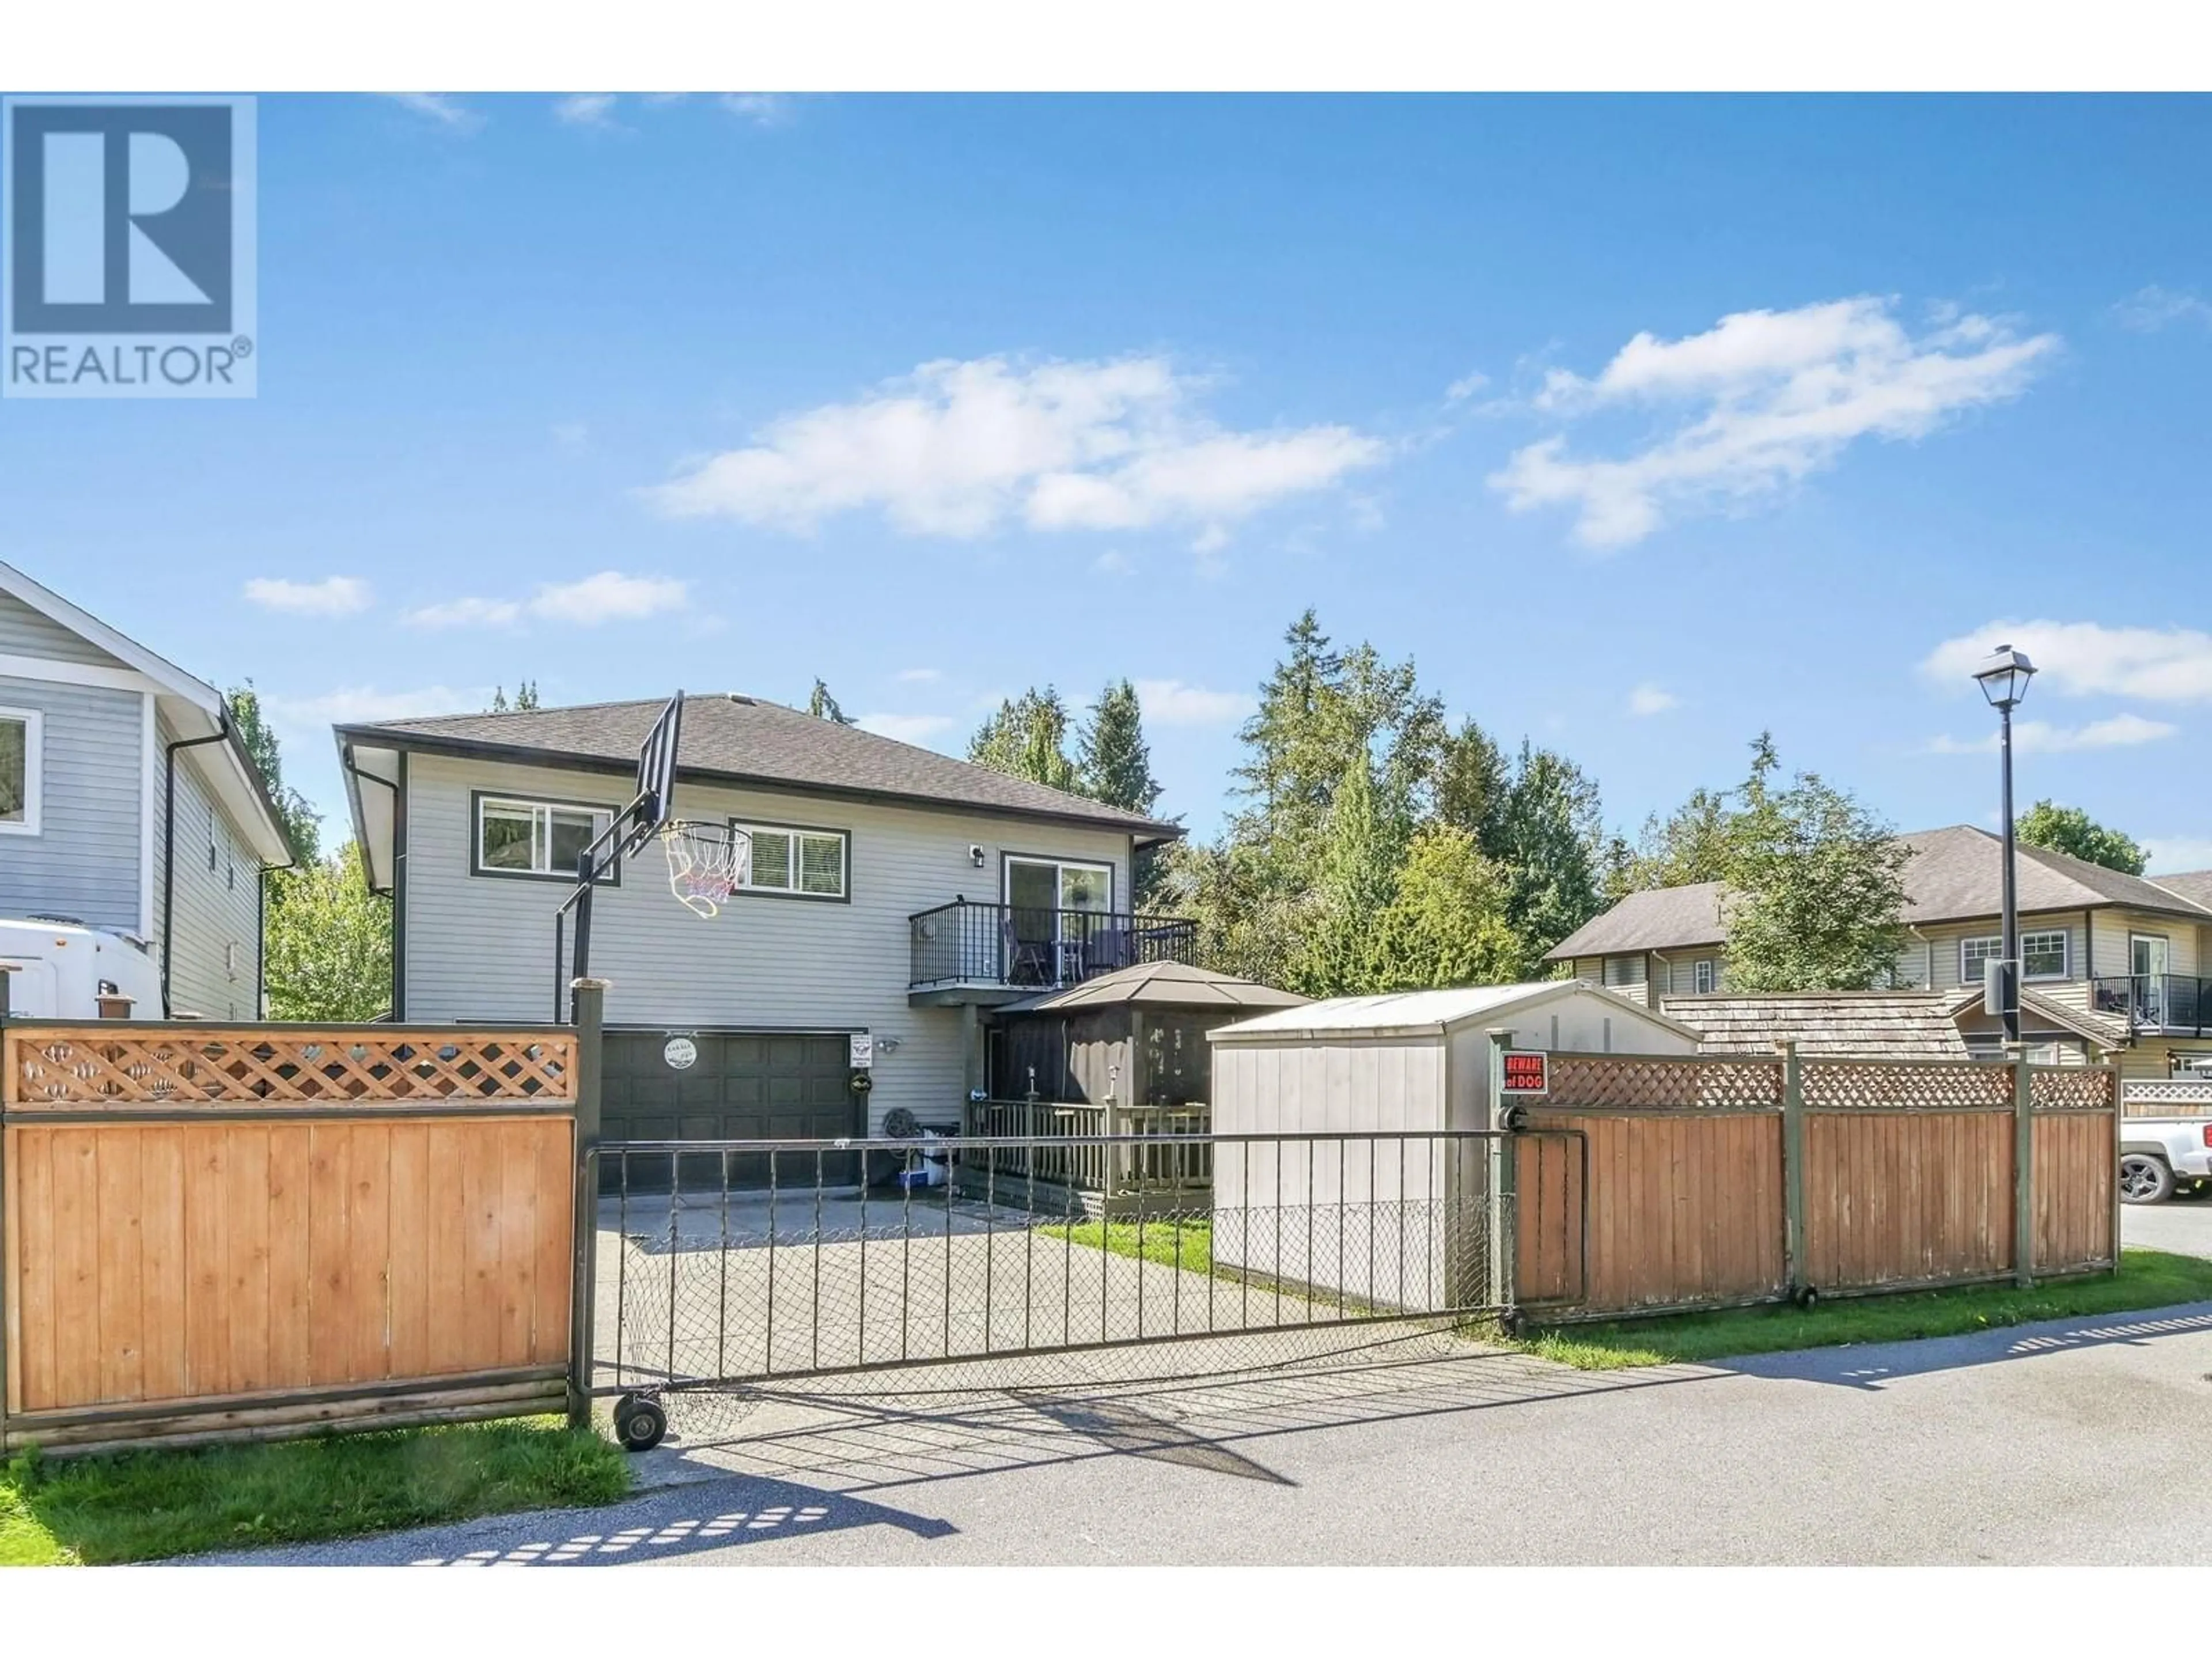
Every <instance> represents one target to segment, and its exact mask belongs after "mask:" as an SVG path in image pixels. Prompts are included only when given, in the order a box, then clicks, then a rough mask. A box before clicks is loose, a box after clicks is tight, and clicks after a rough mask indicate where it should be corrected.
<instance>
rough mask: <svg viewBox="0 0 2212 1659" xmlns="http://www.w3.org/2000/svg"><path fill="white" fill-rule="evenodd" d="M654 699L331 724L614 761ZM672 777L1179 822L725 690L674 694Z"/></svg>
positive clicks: (1118, 824) (363, 733)
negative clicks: (677, 734)
mask: <svg viewBox="0 0 2212 1659" xmlns="http://www.w3.org/2000/svg"><path fill="white" fill-rule="evenodd" d="M665 704H666V699H665V698H653V699H647V700H645V701H641V702H604V703H591V704H586V705H583V706H581V707H578V708H535V709H528V710H520V711H513V712H510V713H507V714H441V715H434V716H428V717H425V718H421V719H414V720H385V721H380V722H378V723H376V724H374V725H363V726H340V727H338V728H337V730H338V734H339V736H340V738H341V739H343V740H347V741H350V742H354V743H365V744H375V743H376V742H378V741H380V740H381V741H383V742H384V743H386V744H390V745H392V746H396V747H400V748H429V749H443V750H450V751H454V752H461V753H477V754H483V755H487V756H495V757H503V758H509V759H519V760H522V761H526V762H539V763H548V762H558V761H563V760H567V761H572V762H581V763H586V764H589V765H592V766H595V767H599V768H603V769H617V768H618V769H622V770H624V771H627V770H629V769H630V768H632V767H634V766H635V763H636V761H637V750H638V745H639V744H641V743H642V742H643V741H644V740H645V735H646V732H647V730H648V729H649V728H650V727H651V726H652V725H653V719H654V717H655V716H657V715H658V714H659V713H660V711H661V709H662V708H664V707H665ZM677 765H678V776H679V777H684V778H689V779H692V780H695V781H716V782H726V783H738V784H758V785H765V786H768V787H775V788H785V789H812V790H821V791H823V792H826V793H834V794H845V795H859V796H875V797H884V798H889V799H902V800H912V801H921V802H927V803H931V804H933V805H951V806H961V807H969V808H973V809H976V810H979V811H987V812H1006V813H1018V814H1021V815H1024V816H1026V817H1046V818H1055V819H1059V820H1061V821H1063V822H1069V823H1085V824H1097V825H1101V826H1103V827H1106V828H1109V829H1127V830H1131V831H1133V832H1135V833H1137V834H1139V835H1148V836H1155V837H1160V838H1165V837H1170V836H1179V835H1181V834H1182V828H1181V826H1180V825H1177V824H1173V823H1164V822H1162V821H1160V820H1158V819H1156V818H1148V817H1145V816H1144V815H1143V814H1141V813H1138V812H1126V811H1122V810H1121V809H1120V808H1119V807H1114V806H1106V805H1101V804H1100V803H1098V802H1097V801H1095V800H1086V799H1084V798H1083V797H1082V796H1080V795H1071V794H1068V793H1064V792H1063V791H1061V790H1058V789H1048V788H1047V787H1045V786H1044V785H1042V784H1040V783H1031V782H1030V781H1028V780H1027V779H1026V778H1014V777H1009V776H1007V775H1006V774H1005V773H1003V772H994V771H992V770H990V769H988V768H987V767H981V766H975V765H971V764H970V763H968V762H966V761H957V760H954V759H953V758H951V757H950V756H948V755H940V754H939V753H937V752H936V751H935V750H930V749H921V748H917V747H916V746H915V744H910V743H901V742H899V741H897V740H896V738H885V737H878V735H877V734H876V733H874V732H863V731H861V730H860V728H859V727H858V726H840V725H838V724H837V723H836V721H834V720H819V719H817V718H816V717H815V716H813V715H811V714H802V713H800V712H799V710H798V709H795V708H785V707H783V706H782V705H781V704H780V703H773V702H761V701H759V700H757V699H756V698H752V697H745V696H738V695H737V694H736V693H734V692H732V693H730V694H727V695H722V694H708V695H700V694H696V693H695V694H693V695H691V696H687V697H685V698H684V725H683V730H682V735H681V738H680V741H679V743H678V751H677Z"/></svg>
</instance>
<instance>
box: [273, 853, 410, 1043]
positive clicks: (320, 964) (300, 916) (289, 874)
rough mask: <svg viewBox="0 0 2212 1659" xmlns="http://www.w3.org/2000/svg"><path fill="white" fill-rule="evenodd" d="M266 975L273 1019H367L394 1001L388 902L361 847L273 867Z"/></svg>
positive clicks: (390, 920) (377, 1014) (389, 1006)
mask: <svg viewBox="0 0 2212 1659" xmlns="http://www.w3.org/2000/svg"><path fill="white" fill-rule="evenodd" d="M270 884H271V885H270V906H269V910H268V917H267V938H266V941H265V944H264V951H265V957H264V963H263V975H264V982H265V985H266V987H267V993H268V1000H269V1015H270V1018H273V1019H306V1020H367V1019H374V1018H378V1017H379V1016H380V1015H381V1014H384V1013H385V1012H388V1011H389V1010H390V1008H391V1006H392V906H391V902H390V901H388V900H386V899H385V898H382V897H380V896H378V895H376V894H374V893H372V892H370V891H369V890H368V881H367V879H366V878H365V877H364V876H363V874H362V862H361V848H360V846H359V844H358V843H356V842H350V841H349V842H347V843H346V844H345V845H344V846H343V848H339V849H338V851H337V853H335V854H332V855H331V857H329V858H326V859H320V860H316V861H315V862H313V863H312V864H308V865H306V866H302V867H301V868H300V869H297V870H279V871H273V872H270Z"/></svg>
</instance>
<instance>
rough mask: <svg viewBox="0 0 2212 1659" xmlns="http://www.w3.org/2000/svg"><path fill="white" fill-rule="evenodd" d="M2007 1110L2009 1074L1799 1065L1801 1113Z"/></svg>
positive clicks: (2004, 1070) (1951, 1067)
mask: <svg viewBox="0 0 2212 1659" xmlns="http://www.w3.org/2000/svg"><path fill="white" fill-rule="evenodd" d="M2011 1105H2012V1068H2011V1067H2010V1066H1978V1065H1972V1064H1968V1063H1966V1062H1954V1063H1952V1064H1948V1065H1944V1064H1932V1065H1913V1064H1911V1063H1892V1062H1889V1061H1886V1060H1807V1061H1806V1062H1805V1107H1806V1109H1807V1110H1808V1111H1820V1112H1897V1111H1926V1112H1940V1111H1960V1112H1963V1111H1980V1110H1984V1109H1994V1108H2000V1107H2002V1108H2009V1107H2010V1106H2011Z"/></svg>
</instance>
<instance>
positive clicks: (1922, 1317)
mask: <svg viewBox="0 0 2212 1659" xmlns="http://www.w3.org/2000/svg"><path fill="white" fill-rule="evenodd" d="M2208 1300H2212V1261H2206V1260H2203V1259H2202V1258H2200V1257H2197V1256H2192V1255H2170V1254H2168V1253H2167V1252H2166V1251H2163V1250H2125V1251H2123V1252H2122V1253H2121V1256H2120V1267H2119V1271H2118V1273H2106V1274H2100V1275H2099V1276H2097V1277H2095V1278H2090V1279H2052V1280H2051V1281H2049V1282H2047V1283H2045V1284H2041V1285H2036V1286H2035V1287H2034V1288H2033V1290H2026V1291H2023V1290H2020V1289H2018V1288H2016V1287H2015V1286H2014V1285H1960V1286H1959V1287H1957V1288H1955V1289H1952V1290H1942V1291H1904V1292H1900V1293H1899V1294H1896V1295H1893V1296H1868V1297H1849V1298H1839V1299H1836V1300H1832V1301H1825V1302H1821V1303H1820V1304H1816V1305H1815V1306H1814V1307H1812V1308H1810V1309H1801V1308H1796V1307H1792V1306H1790V1305H1789V1304H1775V1305H1769V1306H1763V1307H1756V1308H1728V1309H1722V1310H1716V1311H1714V1312H1711V1313H1689V1314H1668V1315H1665V1316H1660V1317H1656V1318H1651V1319H1624V1320H1620V1321H1615V1322H1607V1323H1603V1324H1595V1323H1594V1324H1589V1325H1553V1326H1543V1327H1536V1328H1531V1329H1530V1330H1528V1331H1527V1332H1526V1333H1524V1334H1522V1336H1520V1337H1518V1338H1509V1337H1506V1336H1504V1335H1502V1334H1499V1333H1498V1331H1497V1330H1496V1329H1494V1328H1490V1329H1485V1330H1480V1331H1479V1332H1477V1333H1476V1334H1480V1336H1481V1337H1482V1339H1483V1340H1485V1341H1487V1342H1494V1343H1496V1344H1498V1346H1502V1347H1510V1348H1517V1349H1519V1350H1521V1351H1522V1352H1525V1353H1532V1354H1535V1355H1538V1356H1539V1357H1541V1358H1545V1359H1551V1360H1556V1361H1558V1362H1559V1364H1563V1365H1571V1366H1573V1367H1574V1368H1575V1369H1576V1370H1585V1371H1604V1370H1620V1369H1622V1368H1624V1367H1626V1366H1631V1365H1670V1364H1684V1363H1686V1362H1694V1361H1698V1360H1705V1359H1727V1358H1737V1357H1739V1356H1744V1355H1750V1354H1760V1353H1778V1352H1786V1351H1788V1350H1790V1349H1795V1348H1829V1347H1842V1346H1853V1345H1859V1344H1864V1343H1869V1342H1906V1341H1911V1340H1915V1339H1917V1338H1921V1337H1930V1336H1963V1335H1966V1334H1970V1333H1972V1332H1974V1331H1984V1330H1994V1329H1998V1328H2002V1327H2004V1326H2008V1325H2026V1324H2031V1323H2033V1322H2035V1321H2037V1320H2040V1319H2072V1318H2077V1317H2080V1316H2084V1315H2093V1314H2107V1313H2123V1312H2126V1311H2129V1310H2133V1309H2137V1308H2163V1307H2171V1306H2172V1305H2174V1304H2177V1303H2182V1302H2203V1301H2208Z"/></svg>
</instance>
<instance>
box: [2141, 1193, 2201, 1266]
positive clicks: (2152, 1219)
mask: <svg viewBox="0 0 2212 1659" xmlns="http://www.w3.org/2000/svg"><path fill="white" fill-rule="evenodd" d="M2120 1242H2121V1243H2123V1244H2136V1245H2140V1246H2142V1247H2143V1248H2144V1249H2153V1250H2172V1252H2173V1253H2174V1254H2175V1255H2202V1256H2212V1193H2205V1194H2199V1195H2197V1196H2195V1197H2191V1198H2170V1199H2168V1200H2166V1202H2165V1203H2163V1204H2124V1205H2122V1206H2120Z"/></svg>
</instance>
